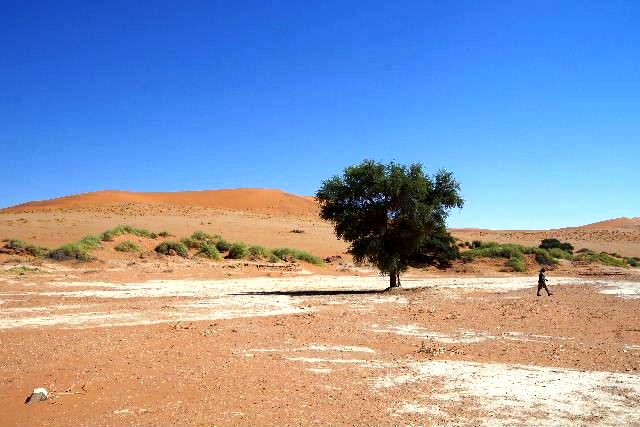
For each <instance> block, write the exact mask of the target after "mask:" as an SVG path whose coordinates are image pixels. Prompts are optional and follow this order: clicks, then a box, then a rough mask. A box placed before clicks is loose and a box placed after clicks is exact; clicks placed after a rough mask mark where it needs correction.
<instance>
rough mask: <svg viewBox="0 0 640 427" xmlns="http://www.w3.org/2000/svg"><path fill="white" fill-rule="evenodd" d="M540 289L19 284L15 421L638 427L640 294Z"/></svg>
mask: <svg viewBox="0 0 640 427" xmlns="http://www.w3.org/2000/svg"><path fill="white" fill-rule="evenodd" d="M534 279H535V278H534ZM534 279H527V278H523V277H501V278H471V277H458V278H451V277H435V278H433V277H432V278H429V277H411V278H407V279H405V280H403V286H404V288H403V289H400V290H394V291H392V292H383V290H384V288H385V286H386V284H387V282H386V279H384V278H381V277H378V276H366V277H356V276H327V275H320V274H314V275H306V276H289V277H282V278H270V277H258V278H244V279H228V280H202V279H198V280H195V279H194V280H191V279H182V280H155V281H146V282H136V283H133V282H131V283H128V282H125V283H110V282H108V281H104V280H103V281H84V282H82V281H70V280H69V277H66V276H65V275H64V274H61V273H56V272H54V271H50V272H48V273H44V274H37V275H36V274H33V275H29V274H27V275H24V276H11V275H7V274H5V275H3V276H1V277H0V424H1V425H3V426H24V425H52V426H58V425H60V426H69V425H74V426H85V425H115V426H118V425H142V426H147V425H148V426H153V425H158V426H164V425H196V426H211V425H265V426H266V425H293V426H295V425H305V426H306V425H323V426H325V425H415V426H418V425H483V424H487V425H501V424H503V425H512V424H529V425H558V424H562V425H567V424H576V425H640V319H639V317H638V316H639V309H640V298H638V297H640V281H638V280H637V278H632V277H631V278H627V279H624V280H618V281H612V280H610V279H599V278H589V279H583V278H570V277H568V278H552V282H551V285H552V290H554V291H555V295H554V296H553V297H550V298H549V297H540V298H536V297H535V288H534V285H535V280H534ZM35 387H45V388H47V389H48V390H50V391H51V394H50V399H49V400H47V401H45V402H41V403H38V404H35V405H25V404H24V399H25V397H26V396H27V395H28V394H29V392H30V391H31V390H32V389H33V388H35Z"/></svg>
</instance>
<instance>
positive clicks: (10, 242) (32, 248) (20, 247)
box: [4, 239, 49, 258]
mask: <svg viewBox="0 0 640 427" xmlns="http://www.w3.org/2000/svg"><path fill="white" fill-rule="evenodd" d="M4 247H5V248H7V249H13V250H14V251H16V252H18V253H26V254H27V255H31V256H33V257H36V258H45V257H46V256H47V255H49V249H47V248H44V247H42V246H36V245H31V244H27V243H25V242H23V241H22V240H19V239H6V240H5V246H4Z"/></svg>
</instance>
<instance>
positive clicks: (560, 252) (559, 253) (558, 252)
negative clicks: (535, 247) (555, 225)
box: [549, 248, 573, 260]
mask: <svg viewBox="0 0 640 427" xmlns="http://www.w3.org/2000/svg"><path fill="white" fill-rule="evenodd" d="M549 254H550V255H551V256H552V257H553V258H560V259H568V260H572V259H573V254H572V253H571V252H569V251H566V250H564V249H560V248H552V249H549Z"/></svg>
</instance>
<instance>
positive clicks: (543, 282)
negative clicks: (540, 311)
mask: <svg viewBox="0 0 640 427" xmlns="http://www.w3.org/2000/svg"><path fill="white" fill-rule="evenodd" d="M546 271H547V270H545V269H544V268H543V269H542V270H540V274H539V275H538V296H540V289H542V288H544V290H545V291H547V295H548V296H551V295H553V294H552V293H551V292H549V288H547V282H548V280H547V275H546V274H545V273H546Z"/></svg>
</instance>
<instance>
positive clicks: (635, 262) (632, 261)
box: [627, 257, 640, 267]
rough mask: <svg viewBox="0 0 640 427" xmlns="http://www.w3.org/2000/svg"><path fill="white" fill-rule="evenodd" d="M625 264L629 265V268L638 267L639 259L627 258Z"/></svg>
mask: <svg viewBox="0 0 640 427" xmlns="http://www.w3.org/2000/svg"><path fill="white" fill-rule="evenodd" d="M627 264H629V265H630V266H631V267H640V258H637V257H628V258H627Z"/></svg>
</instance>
